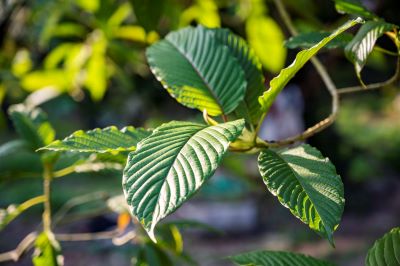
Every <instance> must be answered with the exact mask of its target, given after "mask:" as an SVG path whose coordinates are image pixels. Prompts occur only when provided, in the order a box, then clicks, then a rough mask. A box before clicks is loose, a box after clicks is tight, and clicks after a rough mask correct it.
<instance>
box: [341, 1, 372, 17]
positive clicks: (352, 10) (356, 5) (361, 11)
mask: <svg viewBox="0 0 400 266" xmlns="http://www.w3.org/2000/svg"><path fill="white" fill-rule="evenodd" d="M334 2H335V8H336V11H337V12H339V13H341V14H350V15H355V16H360V17H362V18H365V19H375V18H377V16H376V15H375V14H374V13H372V12H370V11H369V10H368V9H367V8H366V7H365V6H364V5H363V4H362V3H361V1H360V0H334Z"/></svg>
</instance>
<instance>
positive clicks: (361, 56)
mask: <svg viewBox="0 0 400 266" xmlns="http://www.w3.org/2000/svg"><path fill="white" fill-rule="evenodd" d="M395 27H396V26H395V25H393V24H389V23H386V22H384V21H368V22H366V23H365V24H364V25H362V26H361V28H360V29H359V31H358V32H357V34H356V36H354V39H353V40H352V41H351V42H350V43H349V44H348V45H347V46H346V48H345V53H346V57H347V58H348V59H349V60H350V61H351V62H352V63H353V64H354V67H355V71H356V74H357V77H358V78H359V80H360V81H361V76H360V75H361V70H362V69H363V67H364V65H365V63H366V62H367V58H368V56H369V54H370V53H371V52H372V50H373V49H374V45H375V42H376V40H377V39H378V38H379V37H381V36H382V34H384V33H385V32H387V31H390V30H393V29H394V28H395Z"/></svg>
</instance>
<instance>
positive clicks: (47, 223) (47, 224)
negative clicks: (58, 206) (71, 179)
mask: <svg viewBox="0 0 400 266" xmlns="http://www.w3.org/2000/svg"><path fill="white" fill-rule="evenodd" d="M52 179H53V165H52V164H49V163H45V164H44V173H43V193H44V197H45V201H44V211H43V218H42V219H43V231H44V232H51V205H50V193H51V180H52Z"/></svg>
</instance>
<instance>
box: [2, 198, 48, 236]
mask: <svg viewBox="0 0 400 266" xmlns="http://www.w3.org/2000/svg"><path fill="white" fill-rule="evenodd" d="M44 201H45V197H44V196H38V197H35V198H32V199H29V200H27V201H25V202H23V203H21V204H19V205H14V204H12V205H10V206H8V207H7V209H0V231H1V230H3V229H4V227H6V226H7V225H8V224H9V223H11V222H12V221H13V220H14V219H15V218H17V217H18V215H20V214H21V213H23V212H24V211H25V210H27V209H29V208H30V207H32V206H35V205H37V204H39V203H42V202H44Z"/></svg>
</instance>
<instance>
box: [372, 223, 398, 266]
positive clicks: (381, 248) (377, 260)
mask: <svg viewBox="0 0 400 266" xmlns="http://www.w3.org/2000/svg"><path fill="white" fill-rule="evenodd" d="M365 265H367V266H398V265H400V227H397V228H393V229H392V230H391V231H390V232H389V233H386V234H385V235H384V236H383V237H382V238H380V239H378V240H377V241H376V242H375V243H374V245H373V246H372V248H371V249H370V250H369V251H368V254H367V257H366V259H365Z"/></svg>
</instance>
